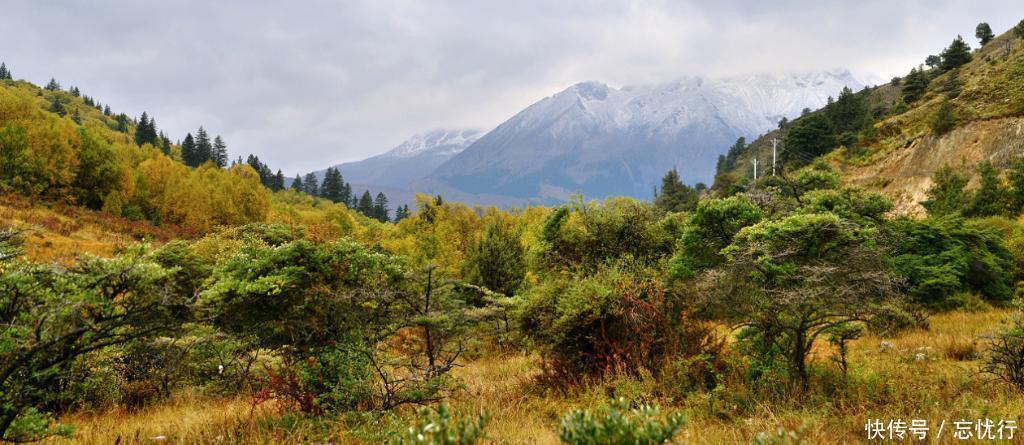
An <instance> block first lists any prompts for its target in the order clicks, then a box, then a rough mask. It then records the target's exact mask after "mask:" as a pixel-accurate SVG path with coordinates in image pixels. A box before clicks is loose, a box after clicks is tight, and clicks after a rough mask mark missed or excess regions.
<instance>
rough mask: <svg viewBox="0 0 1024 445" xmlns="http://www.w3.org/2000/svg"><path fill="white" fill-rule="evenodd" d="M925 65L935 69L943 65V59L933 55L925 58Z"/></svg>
mask: <svg viewBox="0 0 1024 445" xmlns="http://www.w3.org/2000/svg"><path fill="white" fill-rule="evenodd" d="M924 64H925V65H928V68H935V67H937V66H939V65H941V64H942V57H939V56H936V55H935V54H932V55H930V56H928V57H925V58H924Z"/></svg>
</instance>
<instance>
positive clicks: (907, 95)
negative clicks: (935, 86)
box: [903, 68, 928, 104]
mask: <svg viewBox="0 0 1024 445" xmlns="http://www.w3.org/2000/svg"><path fill="white" fill-rule="evenodd" d="M926 89H928V76H927V75H926V74H925V73H924V71H923V70H920V69H918V68H911V69H910V74H907V78H906V80H905V81H904V82H903V101H904V102H906V103H908V104H909V103H912V102H914V101H916V100H918V99H920V98H921V96H923V95H924V91H925V90H926Z"/></svg>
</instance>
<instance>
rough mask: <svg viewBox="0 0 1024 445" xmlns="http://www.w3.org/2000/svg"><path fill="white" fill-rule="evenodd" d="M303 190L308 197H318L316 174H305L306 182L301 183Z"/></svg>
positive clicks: (318, 188) (318, 189)
mask: <svg viewBox="0 0 1024 445" xmlns="http://www.w3.org/2000/svg"><path fill="white" fill-rule="evenodd" d="M303 182H304V184H303V186H304V187H305V189H303V190H304V191H305V192H306V194H308V195H310V196H320V181H319V180H318V179H317V178H316V173H306V180H305V181H303Z"/></svg>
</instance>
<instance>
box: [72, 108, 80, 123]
mask: <svg viewBox="0 0 1024 445" xmlns="http://www.w3.org/2000/svg"><path fill="white" fill-rule="evenodd" d="M71 120H72V121H74V122H75V123H76V124H78V125H82V115H81V114H79V112H78V107H75V111H74V112H72V113H71Z"/></svg>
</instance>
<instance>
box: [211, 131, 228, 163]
mask: <svg viewBox="0 0 1024 445" xmlns="http://www.w3.org/2000/svg"><path fill="white" fill-rule="evenodd" d="M212 156H213V163H214V164H217V166H218V167H220V168H224V167H227V166H228V145H227V144H225V143H224V139H221V137H220V135H217V137H215V138H213V153H212Z"/></svg>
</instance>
